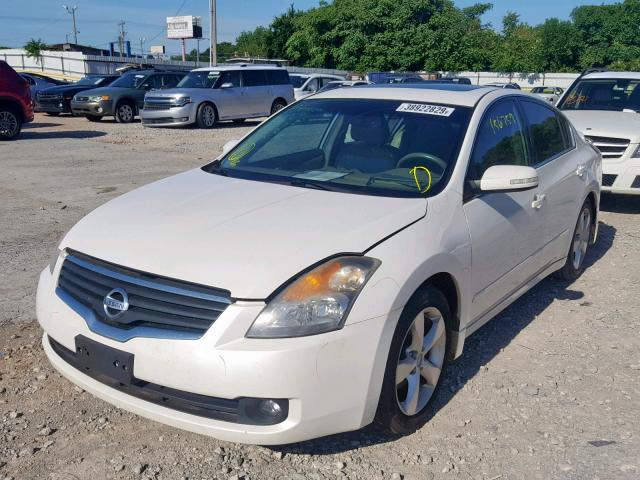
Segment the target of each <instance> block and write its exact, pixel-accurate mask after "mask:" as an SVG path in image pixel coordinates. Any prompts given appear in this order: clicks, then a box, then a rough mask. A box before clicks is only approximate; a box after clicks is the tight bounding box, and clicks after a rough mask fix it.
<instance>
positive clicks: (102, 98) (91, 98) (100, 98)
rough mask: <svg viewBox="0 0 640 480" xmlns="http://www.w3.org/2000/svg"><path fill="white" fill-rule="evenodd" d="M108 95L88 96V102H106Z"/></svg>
mask: <svg viewBox="0 0 640 480" xmlns="http://www.w3.org/2000/svg"><path fill="white" fill-rule="evenodd" d="M109 98H110V97H109V95H90V96H89V101H90V102H102V101H103V102H106V101H108V100H109Z"/></svg>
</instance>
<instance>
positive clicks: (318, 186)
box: [289, 178, 335, 192]
mask: <svg viewBox="0 0 640 480" xmlns="http://www.w3.org/2000/svg"><path fill="white" fill-rule="evenodd" d="M289 185H291V186H292V187H302V188H315V189H316V190H326V191H329V192H331V191H335V189H333V188H331V187H329V186H327V185H323V184H322V183H318V182H310V181H309V180H299V179H297V178H296V179H293V180H291V181H290V182H289Z"/></svg>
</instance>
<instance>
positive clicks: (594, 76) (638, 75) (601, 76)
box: [582, 72, 640, 80]
mask: <svg viewBox="0 0 640 480" xmlns="http://www.w3.org/2000/svg"><path fill="white" fill-rule="evenodd" d="M582 78H583V79H589V80H611V79H623V80H640V72H594V73H588V74H586V75H585V76H584V77H582Z"/></svg>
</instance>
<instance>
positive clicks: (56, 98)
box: [38, 93, 62, 102]
mask: <svg viewBox="0 0 640 480" xmlns="http://www.w3.org/2000/svg"><path fill="white" fill-rule="evenodd" d="M38 100H40V101H47V100H49V101H52V102H53V101H60V100H62V95H60V94H58V93H56V94H52V93H38Z"/></svg>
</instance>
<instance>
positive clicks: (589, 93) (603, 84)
mask: <svg viewBox="0 0 640 480" xmlns="http://www.w3.org/2000/svg"><path fill="white" fill-rule="evenodd" d="M639 83H640V80H629V79H606V80H581V81H579V82H578V83H577V84H576V85H575V86H574V87H573V88H572V89H571V91H570V92H569V93H568V94H567V95H566V96H565V97H564V99H563V100H562V102H561V104H560V109H561V110H607V111H612V112H621V111H623V110H633V111H636V112H638V111H640V88H638V84H639Z"/></svg>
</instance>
